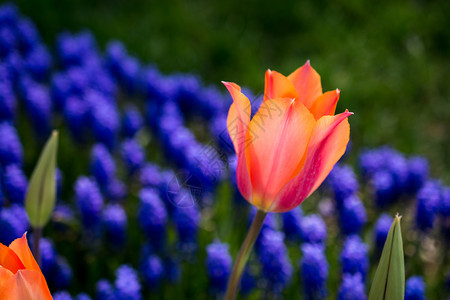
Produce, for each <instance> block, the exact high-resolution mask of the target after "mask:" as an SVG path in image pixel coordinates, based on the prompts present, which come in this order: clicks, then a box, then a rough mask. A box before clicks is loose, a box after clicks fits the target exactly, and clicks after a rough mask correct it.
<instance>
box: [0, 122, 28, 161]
mask: <svg viewBox="0 0 450 300" xmlns="http://www.w3.org/2000/svg"><path fill="white" fill-rule="evenodd" d="M22 162H23V148H22V144H21V142H20V139H19V135H18V134H17V131H16V129H15V128H14V126H13V125H12V124H10V123H8V122H2V123H0V164H1V165H2V166H7V165H9V164H18V165H22Z"/></svg>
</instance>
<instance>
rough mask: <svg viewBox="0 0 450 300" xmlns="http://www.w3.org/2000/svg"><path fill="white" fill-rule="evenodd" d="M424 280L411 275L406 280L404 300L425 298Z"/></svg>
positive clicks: (421, 299)
mask: <svg viewBox="0 0 450 300" xmlns="http://www.w3.org/2000/svg"><path fill="white" fill-rule="evenodd" d="M426 299H427V298H426V296H425V282H424V281H423V278H422V277H421V276H412V277H410V278H409V279H408V280H407V281H406V288H405V300H426Z"/></svg>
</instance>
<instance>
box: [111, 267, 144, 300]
mask: <svg viewBox="0 0 450 300" xmlns="http://www.w3.org/2000/svg"><path fill="white" fill-rule="evenodd" d="M115 287H116V296H117V299H121V300H140V299H141V298H142V294H141V284H140V283H139V278H138V275H137V272H136V271H135V270H134V269H133V268H132V267H130V266H129V265H122V266H120V267H119V268H118V269H117V270H116V281H115Z"/></svg>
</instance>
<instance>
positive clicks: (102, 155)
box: [90, 144, 116, 188]
mask: <svg viewBox="0 0 450 300" xmlns="http://www.w3.org/2000/svg"><path fill="white" fill-rule="evenodd" d="M90 169H91V174H92V175H93V176H94V177H95V179H96V180H97V183H98V184H99V185H100V186H101V187H102V188H105V187H107V186H108V184H109V182H110V181H111V180H113V179H114V178H115V176H116V163H115V162H114V158H113V157H112V155H111V153H110V152H109V150H108V148H107V147H106V146H105V145H103V144H95V145H94V146H93V147H92V150H91V162H90Z"/></svg>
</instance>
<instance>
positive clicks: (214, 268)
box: [205, 241, 233, 294]
mask: <svg viewBox="0 0 450 300" xmlns="http://www.w3.org/2000/svg"><path fill="white" fill-rule="evenodd" d="M232 263H233V259H232V258H231V255H230V253H229V251H228V245H227V244H225V243H220V242H219V241H215V242H213V243H212V244H210V245H208V246H207V247H206V262H205V264H206V269H207V272H208V278H209V281H210V287H211V289H212V292H213V293H219V294H221V293H224V292H225V290H226V287H227V282H228V277H229V276H230V273H231V267H232Z"/></svg>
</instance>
